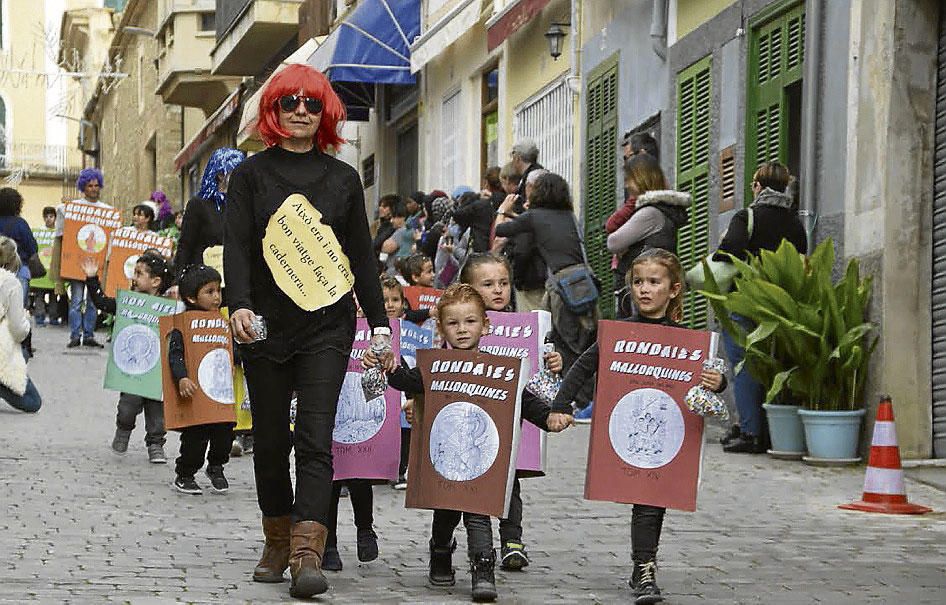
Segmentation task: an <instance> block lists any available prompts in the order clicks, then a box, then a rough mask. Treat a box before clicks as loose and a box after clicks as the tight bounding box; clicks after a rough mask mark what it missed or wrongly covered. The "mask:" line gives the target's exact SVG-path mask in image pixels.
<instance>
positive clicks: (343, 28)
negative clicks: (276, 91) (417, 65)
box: [309, 0, 420, 84]
mask: <svg viewBox="0 0 946 605" xmlns="http://www.w3.org/2000/svg"><path fill="white" fill-rule="evenodd" d="M419 35H420V0H362V2H360V3H359V4H358V6H357V7H355V10H354V11H352V13H351V14H350V15H348V17H346V18H345V20H344V21H342V22H341V24H339V26H338V27H337V28H336V29H335V30H333V31H332V33H331V34H329V36H328V38H326V40H325V42H323V43H322V45H321V46H319V48H318V49H317V50H316V51H315V53H313V54H312V56H311V57H310V58H309V65H311V66H312V67H315V68H316V69H318V70H320V71H322V72H323V73H324V74H325V75H326V76H328V78H329V80H331V81H332V82H360V83H362V84H414V82H415V80H414V76H413V74H411V48H410V47H411V44H412V43H413V42H414V39H415V38H417V36H419Z"/></svg>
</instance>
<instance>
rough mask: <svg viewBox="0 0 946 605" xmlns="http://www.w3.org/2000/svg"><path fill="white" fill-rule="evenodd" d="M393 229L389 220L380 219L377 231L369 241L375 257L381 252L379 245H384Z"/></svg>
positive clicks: (392, 233)
mask: <svg viewBox="0 0 946 605" xmlns="http://www.w3.org/2000/svg"><path fill="white" fill-rule="evenodd" d="M394 231H395V229H394V225H392V224H391V221H389V220H381V222H380V223H379V224H378V232H377V233H376V234H375V236H374V239H373V240H372V241H371V247H372V249H373V250H374V255H375V257H377V256H378V255H379V254H381V247H382V246H383V245H384V242H386V241H387V240H388V239H389V238H390V237H391V236H392V235H394Z"/></svg>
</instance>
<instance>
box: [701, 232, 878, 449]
mask: <svg viewBox="0 0 946 605" xmlns="http://www.w3.org/2000/svg"><path fill="white" fill-rule="evenodd" d="M733 262H734V264H735V266H736V267H737V268H738V269H739V275H738V276H737V277H736V278H735V280H734V285H735V288H734V290H733V291H731V292H720V291H719V288H718V287H717V286H716V284H715V282H714V281H713V280H712V277H708V279H707V283H706V288H705V290H702V291H701V294H703V295H704V296H706V297H707V299H708V300H709V301H710V303H711V304H712V306H713V309H714V311H715V312H716V317H717V318H718V319H719V320H720V322H721V323H722V324H723V327H724V329H726V330H727V331H728V332H730V334H732V335H733V336H734V338H735V340H736V341H737V342H738V343H739V344H740V345H742V346H743V348H745V350H746V358H745V361H744V364H745V366H746V368H747V369H748V371H749V372H750V373H751V374H752V375H753V376H754V377H755V378H756V379H757V380H759V381H760V382H761V383H762V384H763V385H766V386H767V387H768V392H767V393H766V396H765V402H766V404H767V406H768V407H767V408H766V411H767V413H768V414H769V419H770V422H771V421H772V420H774V419H775V418H776V417H777V416H776V414H773V412H781V411H782V410H780V409H776V408H773V407H772V405H773V403H772V402H774V401H777V400H778V401H780V402H781V401H784V400H785V399H788V400H794V401H799V402H801V403H802V405H803V406H804V409H801V410H799V412H798V413H799V415H800V417H801V420H802V422H803V423H804V426H805V438H806V441H807V448H808V453H809V458H810V459H812V460H818V461H822V460H830V461H852V460H856V459H857V442H858V437H859V435H860V424H861V421H862V417H863V415H864V409H863V405H862V399H861V397H862V393H863V388H864V379H865V374H866V370H867V363H868V361H869V359H870V355H871V353H872V352H873V350H874V347H875V346H876V344H877V339H876V337H875V338H874V339H873V342H871V343H869V344H868V342H867V341H868V337H869V335H870V333H871V332H872V331H873V329H874V326H873V325H872V324H871V323H870V322H868V321H866V313H867V305H868V304H869V302H870V288H871V281H872V280H871V278H870V277H867V278H864V279H861V277H860V272H859V266H858V262H857V260H856V259H851V260H850V261H849V262H848V264H847V268H846V271H845V273H844V276H843V277H842V278H841V279H840V280H839V281H838V282H837V283H836V284H834V283H832V279H831V272H832V268H833V266H834V245H833V243H832V241H831V240H830V239H828V240H826V241H824V242H822V243H821V244H820V245H819V246H818V247H817V248H816V249H815V251H814V252H813V253H812V254H811V256H810V257H809V258H807V259H806V258H805V257H804V256H803V255H801V254H799V253H798V251H797V250H796V249H795V247H794V246H792V245H791V244H790V243H788V242H787V241H784V242H782V245H781V246H779V248H778V250H776V251H775V252H771V251H768V250H763V251H762V252H761V254H760V255H759V256H758V257H755V258H750V259H749V262H743V261H740V260H739V259H736V258H733ZM704 270H708V267H704ZM731 313H736V314H738V315H742V316H744V317H746V318H748V319H750V320H751V321H752V322H753V323H754V324H755V325H756V328H755V329H754V330H752V331H751V332H748V333H747V332H746V331H745V330H744V329H742V328H741V327H740V326H739V325H738V324H736V323H735V322H733V321H732V320H731V319H730V317H729V315H730V314H731ZM740 369H741V366H740V367H736V368H734V371H736V372H738V371H739V370H740ZM779 397H782V400H779V399H778V398H779ZM789 415H790V414H789ZM771 432H772V435H773V445H775V439H776V434H777V433H779V432H781V431H780V430H778V429H777V427H772V430H771ZM775 447H776V448H778V447H781V446H775Z"/></svg>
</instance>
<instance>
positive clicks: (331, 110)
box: [256, 64, 346, 151]
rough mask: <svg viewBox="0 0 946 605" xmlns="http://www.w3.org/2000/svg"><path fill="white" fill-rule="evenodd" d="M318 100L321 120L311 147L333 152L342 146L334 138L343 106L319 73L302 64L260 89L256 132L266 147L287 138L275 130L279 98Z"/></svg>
mask: <svg viewBox="0 0 946 605" xmlns="http://www.w3.org/2000/svg"><path fill="white" fill-rule="evenodd" d="M300 90H302V93H303V95H305V96H307V97H315V98H317V99H322V106H323V107H322V119H321V120H320V121H319V129H318V130H317V131H316V132H315V144H316V146H317V147H318V148H319V151H325V150H326V149H328V148H329V147H335V148H336V149H337V148H339V147H341V145H342V144H343V143H345V142H346V141H345V139H343V138H342V137H340V136H339V135H338V124H339V122H342V121H343V120H344V119H345V106H344V105H342V102H341V100H340V99H339V98H338V95H337V94H335V91H334V90H332V85H331V84H330V83H329V81H328V78H326V77H325V76H324V75H323V74H322V73H321V72H320V71H318V70H316V69H314V68H312V67H309V66H308V65H303V64H293V65H289V66H288V67H286V68H285V69H283V70H282V71H280V72H279V73H277V74H275V75H274V76H273V77H272V79H271V80H270V81H269V84H267V85H266V88H265V89H263V98H261V99H260V102H259V116H258V121H257V126H256V128H257V130H258V131H259V135H260V138H261V139H263V142H264V143H266V146H267V147H273V146H275V145H278V144H279V142H280V140H282V139H286V138H289V133H288V132H286V131H284V130H283V129H282V128H280V127H279V107H277V103H278V102H279V97H281V96H283V95H294V94H298V93H299V91H300Z"/></svg>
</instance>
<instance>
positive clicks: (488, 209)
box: [453, 198, 496, 253]
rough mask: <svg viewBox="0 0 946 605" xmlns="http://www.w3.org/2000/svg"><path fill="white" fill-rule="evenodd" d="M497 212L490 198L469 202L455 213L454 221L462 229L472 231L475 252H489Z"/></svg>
mask: <svg viewBox="0 0 946 605" xmlns="http://www.w3.org/2000/svg"><path fill="white" fill-rule="evenodd" d="M495 215H496V211H495V210H494V209H493V202H492V201H491V200H490V199H489V198H485V199H484V198H477V199H475V200H472V201H470V202H467V203H465V204H463V205H462V206H460V207H459V208H457V209H456V210H455V211H454V212H453V220H455V221H456V222H457V225H459V226H460V229H462V230H464V231H466V230H467V229H469V230H470V242H471V249H472V250H473V252H481V253H482V252H489V232H490V230H492V228H493V217H494V216H495Z"/></svg>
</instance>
